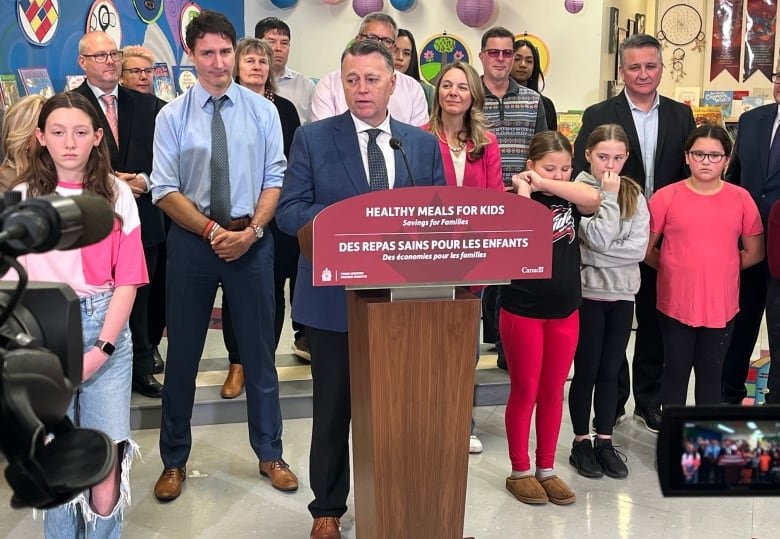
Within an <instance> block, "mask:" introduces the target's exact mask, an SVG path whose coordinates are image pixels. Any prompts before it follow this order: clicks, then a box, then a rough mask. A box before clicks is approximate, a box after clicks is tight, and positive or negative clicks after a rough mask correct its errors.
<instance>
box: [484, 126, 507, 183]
mask: <svg viewBox="0 0 780 539" xmlns="http://www.w3.org/2000/svg"><path fill="white" fill-rule="evenodd" d="M487 136H488V138H489V139H490V144H488V145H487V146H486V147H485V160H486V163H485V173H486V174H487V178H486V183H487V185H486V187H487V188H488V189H495V190H496V191H501V192H504V179H503V176H502V174H501V150H500V149H499V148H498V140H497V139H496V136H495V135H494V134H493V133H490V132H488V133H487Z"/></svg>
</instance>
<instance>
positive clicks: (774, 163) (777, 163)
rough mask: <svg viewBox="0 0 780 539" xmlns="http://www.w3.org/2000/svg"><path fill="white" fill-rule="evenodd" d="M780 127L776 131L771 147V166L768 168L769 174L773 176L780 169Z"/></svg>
mask: <svg viewBox="0 0 780 539" xmlns="http://www.w3.org/2000/svg"><path fill="white" fill-rule="evenodd" d="M778 135H780V126H778V129H777V130H776V131H775V136H774V138H773V139H772V146H770V147H769V166H768V167H767V170H766V172H767V174H772V173H773V172H776V171H777V170H778V169H780V136H778Z"/></svg>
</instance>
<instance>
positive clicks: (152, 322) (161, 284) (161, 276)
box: [149, 214, 171, 348]
mask: <svg viewBox="0 0 780 539" xmlns="http://www.w3.org/2000/svg"><path fill="white" fill-rule="evenodd" d="M163 221H164V223H165V234H166V235H167V234H168V231H169V230H170V228H171V218H170V217H168V216H167V215H165V214H163ZM167 258H168V250H167V247H166V242H164V241H163V242H162V243H161V244H160V245H158V246H157V264H156V265H155V268H154V279H152V280H151V281H152V288H151V289H150V290H149V344H150V345H151V346H152V347H153V348H154V347H156V346H159V345H160V341H161V340H162V337H163V333H164V332H165V325H166V324H165V279H166V275H167V271H166V267H167V265H168V262H167Z"/></svg>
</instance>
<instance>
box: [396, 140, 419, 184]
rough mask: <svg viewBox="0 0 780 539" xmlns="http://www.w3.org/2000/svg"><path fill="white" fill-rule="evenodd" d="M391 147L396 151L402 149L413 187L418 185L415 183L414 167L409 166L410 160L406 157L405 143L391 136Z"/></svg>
mask: <svg viewBox="0 0 780 539" xmlns="http://www.w3.org/2000/svg"><path fill="white" fill-rule="evenodd" d="M390 147H391V148H392V149H393V150H395V151H400V152H401V155H402V156H403V158H404V165H406V173H407V174H408V175H409V181H410V182H412V187H417V184H416V183H414V176H412V169H411V167H410V166H409V160H408V159H407V158H406V152H405V151H404V145H403V144H402V143H401V139H399V138H396V137H391V138H390Z"/></svg>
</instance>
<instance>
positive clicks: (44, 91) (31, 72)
mask: <svg viewBox="0 0 780 539" xmlns="http://www.w3.org/2000/svg"><path fill="white" fill-rule="evenodd" d="M19 78H20V79H22V86H24V91H25V93H26V94H27V95H42V96H43V97H47V98H48V97H51V96H53V95H54V85H53V84H52V83H51V77H50V76H49V70H48V69H46V68H45V67H20V68H19Z"/></svg>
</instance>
